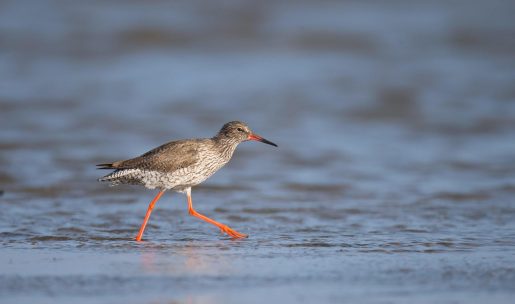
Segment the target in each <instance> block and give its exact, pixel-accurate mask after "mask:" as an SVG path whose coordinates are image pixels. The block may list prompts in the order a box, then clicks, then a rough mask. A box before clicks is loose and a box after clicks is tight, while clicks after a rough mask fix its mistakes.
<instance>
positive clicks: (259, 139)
mask: <svg viewBox="0 0 515 304" xmlns="http://www.w3.org/2000/svg"><path fill="white" fill-rule="evenodd" d="M247 139H248V140H255V141H260V142H262V143H265V144H268V145H272V146H274V147H277V145H276V144H274V143H273V142H271V141H269V140H267V139H264V138H263V137H261V136H259V135H257V134H252V133H251V134H250V135H249V137H248V138H247Z"/></svg>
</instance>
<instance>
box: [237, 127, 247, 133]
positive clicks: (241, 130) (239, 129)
mask: <svg viewBox="0 0 515 304" xmlns="http://www.w3.org/2000/svg"><path fill="white" fill-rule="evenodd" d="M236 130H238V131H240V132H245V130H243V129H242V128H238V129H236Z"/></svg>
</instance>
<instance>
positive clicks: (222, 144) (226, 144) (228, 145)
mask: <svg viewBox="0 0 515 304" xmlns="http://www.w3.org/2000/svg"><path fill="white" fill-rule="evenodd" d="M212 140H213V142H214V143H215V146H216V148H217V149H218V151H220V153H221V154H222V155H223V156H224V157H226V158H227V159H230V158H231V157H232V154H233V153H234V150H236V147H237V146H238V144H239V143H240V142H239V141H238V140H235V139H234V138H230V137H227V136H221V135H217V136H215V137H213V138H212Z"/></svg>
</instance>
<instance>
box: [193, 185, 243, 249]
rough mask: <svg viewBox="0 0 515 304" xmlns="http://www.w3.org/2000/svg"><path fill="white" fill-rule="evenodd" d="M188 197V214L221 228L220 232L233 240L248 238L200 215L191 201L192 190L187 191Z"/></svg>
mask: <svg viewBox="0 0 515 304" xmlns="http://www.w3.org/2000/svg"><path fill="white" fill-rule="evenodd" d="M186 196H187V197H188V212H189V213H190V215H192V216H194V217H198V218H199V219H201V220H203V221H206V222H208V223H210V224H212V225H215V226H216V227H218V228H220V230H221V231H222V232H225V233H227V234H228V235H229V236H231V237H233V238H236V239H239V238H246V237H248V235H246V234H243V233H239V232H238V231H236V230H234V229H232V228H230V227H229V226H227V225H224V224H222V223H219V222H217V221H215V220H212V219H210V218H208V217H207V216H205V215H203V214H200V213H198V212H197V211H196V210H195V209H193V202H192V200H191V189H187V190H186Z"/></svg>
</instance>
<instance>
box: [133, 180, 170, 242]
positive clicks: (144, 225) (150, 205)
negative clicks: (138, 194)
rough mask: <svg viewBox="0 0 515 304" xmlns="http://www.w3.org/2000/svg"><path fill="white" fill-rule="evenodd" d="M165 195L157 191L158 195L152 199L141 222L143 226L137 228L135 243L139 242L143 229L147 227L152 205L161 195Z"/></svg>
mask: <svg viewBox="0 0 515 304" xmlns="http://www.w3.org/2000/svg"><path fill="white" fill-rule="evenodd" d="M163 193H165V192H164V191H163V190H161V191H159V193H158V194H157V195H156V197H154V199H153V200H152V201H151V202H150V204H149V205H148V209H147V214H145V219H144V220H143V224H141V228H139V232H138V236H136V241H138V242H139V241H141V237H142V236H143V231H145V227H146V226H147V222H148V219H149V218H150V213H152V209H154V205H155V204H156V202H157V201H158V200H159V199H160V198H161V195H163Z"/></svg>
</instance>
